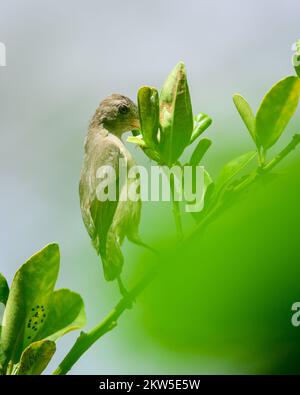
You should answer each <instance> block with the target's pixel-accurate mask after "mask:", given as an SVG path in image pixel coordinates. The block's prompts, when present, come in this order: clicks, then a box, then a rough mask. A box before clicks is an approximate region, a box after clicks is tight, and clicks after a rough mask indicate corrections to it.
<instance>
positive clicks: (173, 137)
mask: <svg viewBox="0 0 300 395" xmlns="http://www.w3.org/2000/svg"><path fill="white" fill-rule="evenodd" d="M160 131H161V133H160V144H159V146H158V147H159V150H160V152H161V156H162V157H163V159H164V161H165V163H166V164H167V165H168V166H171V165H173V164H174V163H175V162H176V161H177V160H178V158H179V157H180V155H181V154H182V152H183V150H184V149H185V147H186V146H187V145H188V144H189V143H190V139H191V135H192V131H193V111H192V105H191V98H190V93H189V88H188V83H187V77H186V71H185V66H184V64H183V63H182V62H180V63H178V64H177V65H176V66H175V68H174V69H173V70H172V72H171V73H170V75H169V76H168V78H167V80H166V81H165V83H164V85H163V88H162V91H161V95H160Z"/></svg>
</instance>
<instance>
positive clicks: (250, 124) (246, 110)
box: [233, 94, 256, 143]
mask: <svg viewBox="0 0 300 395" xmlns="http://www.w3.org/2000/svg"><path fill="white" fill-rule="evenodd" d="M233 102H234V104H235V106H236V109H237V110H238V112H239V114H240V116H241V118H242V120H243V122H244V124H245V125H246V127H247V129H248V131H249V133H250V135H251V137H252V139H253V141H254V142H255V143H256V137H255V116H254V114H253V111H252V108H251V107H250V105H249V104H248V102H247V101H246V99H245V98H244V97H243V96H241V95H239V94H235V95H233Z"/></svg>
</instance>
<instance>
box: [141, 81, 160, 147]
mask: <svg viewBox="0 0 300 395" xmlns="http://www.w3.org/2000/svg"><path fill="white" fill-rule="evenodd" d="M138 110H139V118H140V123H141V131H142V135H143V138H144V141H145V143H146V145H147V146H148V147H150V148H153V147H155V145H156V144H157V133H158V127H159V98H158V92H157V90H156V89H155V88H152V87H149V86H143V87H141V88H140V89H139V91H138Z"/></svg>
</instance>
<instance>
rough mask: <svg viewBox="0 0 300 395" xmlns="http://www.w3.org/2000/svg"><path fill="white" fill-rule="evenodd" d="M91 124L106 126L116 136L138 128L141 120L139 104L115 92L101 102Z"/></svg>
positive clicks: (93, 125)
mask: <svg viewBox="0 0 300 395" xmlns="http://www.w3.org/2000/svg"><path fill="white" fill-rule="evenodd" d="M90 126H91V127H96V128H97V127H104V128H105V129H107V130H108V131H109V132H110V133H112V134H115V135H116V136H121V135H122V133H124V132H128V131H129V130H132V129H138V128H139V127H140V121H139V115H138V109H137V106H136V105H135V104H134V103H133V101H132V100H130V99H129V98H128V97H126V96H122V95H119V94H115V93H114V94H112V95H111V96H108V97H107V98H106V99H104V100H103V101H102V102H101V103H100V104H99V107H98V108H97V110H96V112H95V114H94V116H93V118H92V121H91V125H90Z"/></svg>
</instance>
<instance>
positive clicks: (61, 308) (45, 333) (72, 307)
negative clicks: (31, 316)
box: [38, 289, 86, 341]
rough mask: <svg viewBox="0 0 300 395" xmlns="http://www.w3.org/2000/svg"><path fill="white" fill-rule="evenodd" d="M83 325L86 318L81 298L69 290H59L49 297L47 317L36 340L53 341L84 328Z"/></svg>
mask: <svg viewBox="0 0 300 395" xmlns="http://www.w3.org/2000/svg"><path fill="white" fill-rule="evenodd" d="M85 324H86V316H85V311H84V304H83V300H82V298H81V296H80V295H78V294H77V293H75V292H72V291H70V290H69V289H60V290H57V291H55V292H53V294H52V295H51V298H50V300H49V303H48V317H47V319H46V322H45V325H44V326H43V328H42V329H41V331H40V332H39V334H38V338H39V339H46V338H47V339H48V340H52V341H55V340H57V339H58V338H60V337H61V336H63V335H64V334H66V333H68V332H70V331H73V330H76V329H80V328H82V327H84V326H85Z"/></svg>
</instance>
